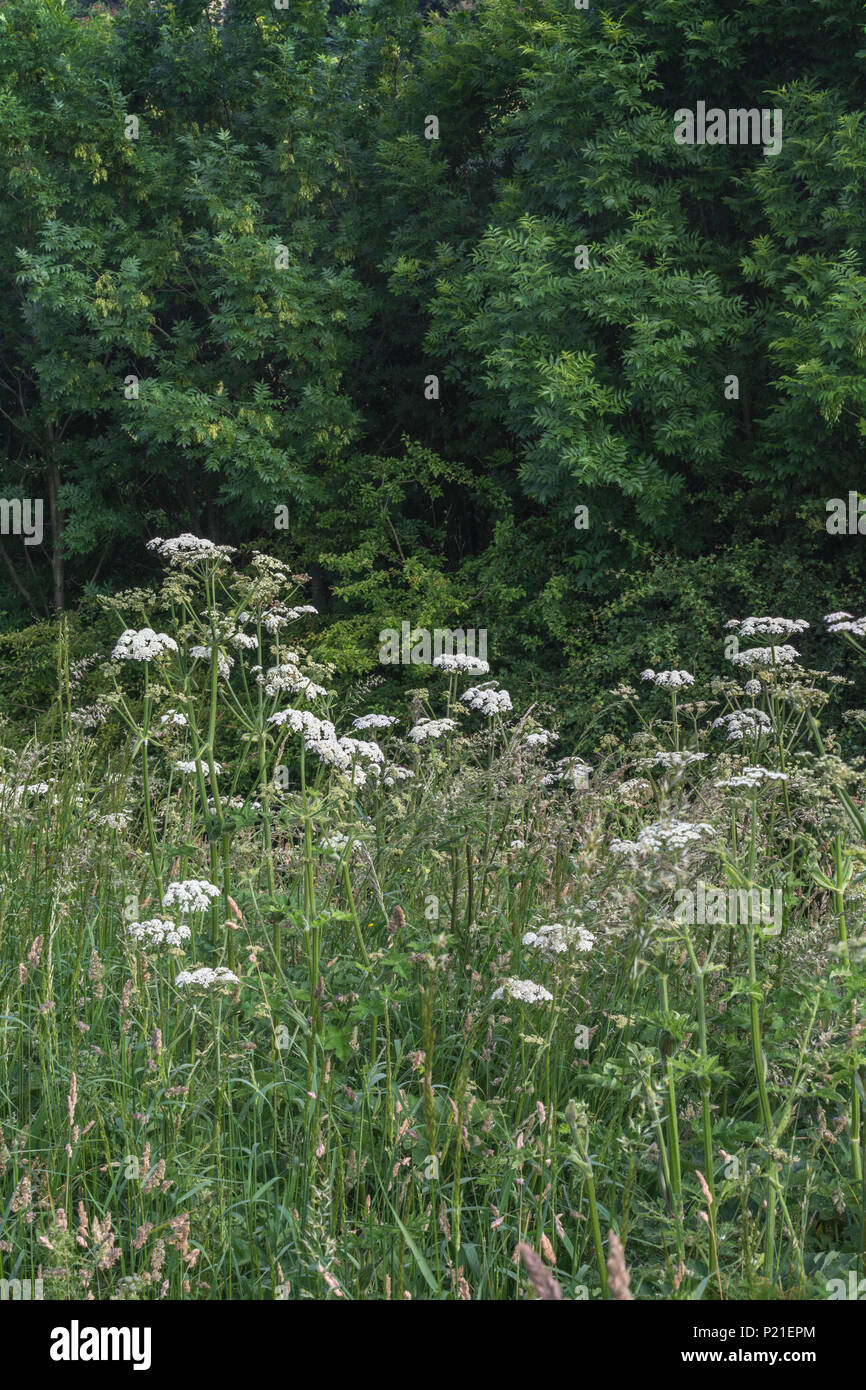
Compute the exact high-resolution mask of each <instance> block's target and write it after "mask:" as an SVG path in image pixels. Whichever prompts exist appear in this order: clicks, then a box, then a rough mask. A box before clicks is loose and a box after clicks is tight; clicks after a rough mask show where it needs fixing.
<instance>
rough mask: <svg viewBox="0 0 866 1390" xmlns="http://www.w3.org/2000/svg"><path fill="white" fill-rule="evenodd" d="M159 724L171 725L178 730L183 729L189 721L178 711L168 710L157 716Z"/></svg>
mask: <svg viewBox="0 0 866 1390" xmlns="http://www.w3.org/2000/svg"><path fill="white" fill-rule="evenodd" d="M159 722H160V724H171V725H172V726H173V727H175V728H178V729H185V728H186V726H187V724H188V722H189V721H188V720H187V717H186V715H185V714H181V712H180V710H176V709H170V710H166V712H165V714H161V715H160V716H159Z"/></svg>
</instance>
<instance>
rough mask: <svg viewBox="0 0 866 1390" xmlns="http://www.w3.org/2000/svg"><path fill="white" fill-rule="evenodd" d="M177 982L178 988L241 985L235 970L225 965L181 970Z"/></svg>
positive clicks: (211, 987) (210, 987)
mask: <svg viewBox="0 0 866 1390" xmlns="http://www.w3.org/2000/svg"><path fill="white" fill-rule="evenodd" d="M175 984H176V985H177V987H178V989H189V988H191V987H192V988H198V989H217V988H219V987H221V986H222V987H224V986H226V985H239V984H240V980H239V979H238V977H237V975H236V974H235V973H234V971H233V970H229V969H228V967H227V966H225V965H216V966H214V967H213V968H211V967H210V966H209V965H201V966H199V968H198V970H181V971H180V973H179V974H178V977H177V979H176V980H175Z"/></svg>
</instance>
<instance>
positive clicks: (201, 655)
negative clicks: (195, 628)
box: [189, 646, 235, 680]
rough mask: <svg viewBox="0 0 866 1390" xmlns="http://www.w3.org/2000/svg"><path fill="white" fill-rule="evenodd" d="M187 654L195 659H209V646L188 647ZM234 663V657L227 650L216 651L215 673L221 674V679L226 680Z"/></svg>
mask: <svg viewBox="0 0 866 1390" xmlns="http://www.w3.org/2000/svg"><path fill="white" fill-rule="evenodd" d="M189 654H190V656H191V657H194V658H195V660H196V661H210V657H211V648H210V647H201V646H195V647H190V649H189ZM234 664H235V659H234V657H233V656H229V655H228V653H227V652H221V651H217V673H218V674H219V675H220V676H222V678H223V680H228V678H229V676H230V674H231V669H232V667H233V666H234Z"/></svg>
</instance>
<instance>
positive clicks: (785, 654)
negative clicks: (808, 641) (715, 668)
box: [729, 645, 800, 666]
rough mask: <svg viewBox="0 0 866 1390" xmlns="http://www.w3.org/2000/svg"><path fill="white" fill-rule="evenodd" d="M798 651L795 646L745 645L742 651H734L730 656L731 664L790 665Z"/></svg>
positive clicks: (795, 658)
mask: <svg viewBox="0 0 866 1390" xmlns="http://www.w3.org/2000/svg"><path fill="white" fill-rule="evenodd" d="M799 655H800V653H799V652H798V651H797V649H796V647H790V646H786V645H783V646H780V647H778V646H772V647H747V648H746V650H745V651H744V652H736V653H735V654H734V655H733V656H732V657H730V658H729V659H730V662H731V664H732V665H733V666H790V664H791V662H792V661H796V660H797V657H798V656H799Z"/></svg>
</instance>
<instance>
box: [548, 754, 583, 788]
mask: <svg viewBox="0 0 866 1390" xmlns="http://www.w3.org/2000/svg"><path fill="white" fill-rule="evenodd" d="M555 769H556V770H555V771H554V772H548V773H547V775H546V776H545V777H542V779H541V784H542V786H544V787H552V786H554V785H555V784H556V783H557V782H560V783H562V784H564V785H565V786H567V787H573V788H574V790H575V791H585V790H586V788H587V787H588V786H589V774H590V773H591V772H592V768H591V767H589V765H588V764H587V763H585V762H584V761H583V759H582V758H578V757H572V758H560V759H559V760H558V762H557V763H556V764H555Z"/></svg>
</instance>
